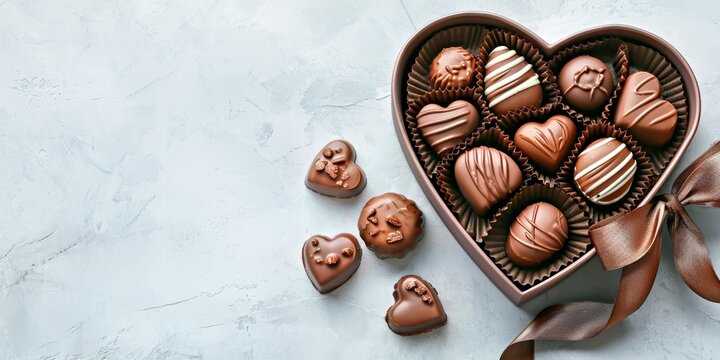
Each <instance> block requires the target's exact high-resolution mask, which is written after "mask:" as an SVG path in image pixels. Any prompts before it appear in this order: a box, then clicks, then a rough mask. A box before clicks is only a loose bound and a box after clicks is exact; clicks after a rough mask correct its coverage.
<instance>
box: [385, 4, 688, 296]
mask: <svg viewBox="0 0 720 360" xmlns="http://www.w3.org/2000/svg"><path fill="white" fill-rule="evenodd" d="M463 25H469V26H483V27H487V28H490V29H499V30H504V31H508V32H511V33H515V34H517V35H519V36H520V37H522V38H524V39H525V40H526V41H527V42H529V43H531V44H532V45H533V46H534V47H535V48H537V49H538V50H539V51H540V53H541V54H542V55H543V57H544V58H545V59H551V58H552V57H553V55H554V54H556V53H558V52H559V51H561V50H563V49H566V48H569V47H571V46H572V45H574V44H580V43H586V42H589V41H591V40H595V39H600V38H608V37H612V38H619V39H622V40H624V41H628V42H632V43H633V44H638V45H640V46H645V47H648V48H651V49H652V50H654V51H656V52H657V53H658V54H660V55H662V57H664V59H666V60H667V61H668V62H669V63H670V65H671V66H672V68H674V70H676V71H677V73H678V74H679V76H680V79H681V80H682V86H683V88H684V98H685V103H686V106H687V122H686V126H687V127H686V129H685V134H684V136H683V137H682V140H681V142H679V144H677V147H676V150H675V152H674V154H671V156H672V157H671V158H670V160H669V162H667V164H666V165H665V166H664V167H663V169H662V172H661V173H660V174H656V175H655V176H654V178H653V182H652V184H653V186H652V187H651V188H650V189H648V190H647V191H646V192H645V193H644V197H642V199H641V201H640V203H639V204H636V206H640V205H643V204H645V203H647V202H648V201H649V200H650V199H651V198H652V197H653V196H654V195H655V194H656V193H657V192H658V190H659V189H660V187H661V186H662V185H663V184H664V183H665V181H666V180H667V178H668V176H669V175H670V173H671V172H672V170H673V169H674V168H675V166H676V165H677V163H678V162H679V160H680V157H681V156H682V154H683V153H684V152H685V150H686V149H687V146H688V144H689V143H690V141H691V140H692V138H693V136H694V134H695V132H696V130H697V126H698V122H699V117H700V93H699V88H698V85H697V80H696V79H695V76H694V74H693V72H692V70H691V69H690V66H689V65H688V64H687V62H686V61H685V59H684V58H683V57H682V56H681V55H680V53H678V51H677V50H675V49H674V48H673V47H672V46H671V45H670V44H668V43H667V42H665V41H664V40H663V39H661V38H659V37H657V36H655V35H653V34H651V33H648V32H647V31H644V30H640V29H637V28H633V27H629V26H619V25H610V26H601V27H596V28H592V29H588V30H584V31H581V32H579V33H576V34H574V35H571V36H569V37H567V38H565V39H564V40H561V41H559V42H557V43H555V44H552V45H549V44H547V43H546V42H545V41H544V40H542V39H541V38H540V37H539V36H537V35H536V34H534V33H532V32H531V31H530V30H528V29H527V28H525V27H523V26H521V25H519V24H517V23H515V22H513V21H512V20H509V19H507V18H504V17H502V16H498V15H494V14H489V13H481V12H475V13H459V14H454V15H450V16H447V17H444V18H441V19H438V20H436V21H434V22H432V23H430V24H429V25H427V26H425V27H424V28H422V29H420V30H418V32H417V33H416V34H415V35H414V36H413V37H412V38H410V40H408V42H407V43H406V44H405V45H404V46H403V48H402V50H401V51H400V54H399V55H398V58H397V60H396V62H395V67H394V70H393V77H392V112H393V119H394V124H395V130H396V133H397V137H398V140H399V142H400V147H401V148H402V150H403V153H404V154H405V157H406V159H407V161H408V163H409V165H410V169H411V170H412V172H413V174H414V175H415V178H416V179H417V180H418V183H419V184H420V187H421V188H422V189H423V192H424V193H425V195H426V196H427V197H428V200H429V201H430V203H431V204H432V205H433V207H434V208H435V210H436V211H437V213H438V214H439V215H440V218H441V219H442V220H443V222H444V223H445V225H446V226H447V227H448V229H449V230H450V232H451V233H452V234H453V236H454V237H455V239H456V240H457V241H458V243H459V244H460V245H461V246H462V247H463V249H465V251H466V252H467V253H468V255H470V258H472V260H473V261H474V262H475V263H476V264H477V265H478V267H480V269H481V270H482V271H483V272H485V274H486V275H487V276H488V278H490V280H491V281H492V282H493V283H494V284H495V285H496V286H497V287H498V288H499V289H500V290H501V291H502V292H503V293H504V294H505V295H506V296H507V297H508V298H509V299H510V300H511V301H512V302H514V303H515V304H520V303H523V302H525V301H527V300H529V299H531V298H533V297H535V296H537V295H539V294H542V293H543V292H545V291H547V290H549V289H550V288H552V287H553V286H555V285H556V284H558V283H559V282H560V281H562V280H563V279H565V278H566V277H567V276H569V275H570V274H572V273H573V272H574V271H576V270H577V269H578V268H579V267H580V266H582V265H583V264H585V263H586V262H587V261H588V260H590V258H592V257H593V256H594V255H595V249H594V248H592V247H590V248H589V249H588V250H587V251H586V252H585V253H584V254H582V256H580V257H579V258H577V259H575V260H574V261H572V262H571V263H569V264H568V265H567V266H564V267H563V268H561V269H560V270H559V271H558V272H556V273H554V274H552V276H550V277H548V278H546V279H543V280H542V281H541V282H539V283H535V284H533V285H532V286H529V287H528V286H525V287H523V286H519V285H518V284H517V283H516V282H514V281H513V280H512V279H511V277H509V276H508V274H507V273H505V272H504V271H503V269H502V268H501V267H500V266H499V265H498V264H496V263H495V262H494V261H493V259H491V258H490V256H488V254H487V253H486V252H484V251H483V250H482V249H481V247H480V246H479V244H478V242H476V239H474V238H473V237H472V236H471V235H470V234H469V233H468V232H467V231H466V229H465V228H464V227H463V226H462V225H461V224H460V222H459V221H458V219H457V218H456V216H455V215H454V214H453V212H452V210H451V209H450V208H449V207H448V205H447V204H446V203H445V202H444V201H443V197H442V196H441V194H440V193H439V192H438V188H437V187H436V186H437V185H436V184H434V182H433V179H432V178H431V177H430V176H429V175H428V170H427V167H424V166H423V165H424V164H423V159H421V156H420V155H419V154H418V152H417V150H416V147H415V146H414V143H413V136H412V135H411V133H410V130H409V129H408V127H407V125H406V121H405V115H406V111H407V110H408V108H409V106H410V103H409V102H408V80H409V74H410V72H411V71H412V66H413V64H414V63H415V60H416V58H417V57H418V54H419V52H420V50H421V48H422V47H423V45H424V44H426V43H427V42H428V40H429V39H431V38H432V37H433V36H434V35H435V34H437V33H439V32H441V31H443V30H446V29H449V28H452V27H457V26H463ZM555 75H557V74H555ZM465 97H468V95H467V94H466V95H465ZM460 98H462V96H461V97H460ZM484 115H486V113H485V114H483V113H481V117H482V116H484ZM483 121H485V119H482V118H481V122H483ZM425 165H427V163H425Z"/></svg>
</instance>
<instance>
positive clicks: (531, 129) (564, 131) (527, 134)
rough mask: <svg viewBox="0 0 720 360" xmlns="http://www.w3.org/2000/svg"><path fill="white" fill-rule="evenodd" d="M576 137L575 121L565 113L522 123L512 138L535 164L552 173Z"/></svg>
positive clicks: (567, 152)
mask: <svg viewBox="0 0 720 360" xmlns="http://www.w3.org/2000/svg"><path fill="white" fill-rule="evenodd" d="M576 138H577V126H575V122H574V121H573V120H572V119H570V118H569V117H567V116H565V115H554V116H552V117H550V118H549V119H547V120H545V122H544V123H537V122H528V123H525V124H523V125H522V126H520V128H519V129H518V130H517V132H516V133H515V137H514V138H513V140H514V141H515V145H516V146H517V147H518V148H519V149H520V151H522V152H523V153H524V154H525V156H527V157H528V158H529V159H530V161H532V163H533V164H535V166H537V167H538V168H539V169H540V170H542V171H544V172H546V173H551V174H552V173H554V172H555V171H557V169H558V168H559V167H560V164H562V162H563V161H564V160H565V159H566V158H567V156H568V154H569V153H570V148H571V147H572V145H573V144H574V143H575V139H576Z"/></svg>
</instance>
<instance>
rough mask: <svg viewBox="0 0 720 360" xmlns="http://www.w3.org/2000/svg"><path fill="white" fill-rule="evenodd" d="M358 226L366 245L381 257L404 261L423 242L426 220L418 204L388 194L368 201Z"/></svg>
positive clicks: (396, 195)
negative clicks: (403, 258)
mask: <svg viewBox="0 0 720 360" xmlns="http://www.w3.org/2000/svg"><path fill="white" fill-rule="evenodd" d="M357 226H358V231H359V232H360V237H361V238H362V239H363V241H365V245H366V246H367V247H368V249H370V250H372V251H374V252H375V255H376V256H377V257H379V258H381V259H386V258H401V257H403V256H405V255H406V254H407V253H408V252H410V250H412V249H414V248H415V247H416V246H417V244H418V242H420V239H421V238H422V235H423V216H422V211H420V209H418V207H417V205H415V202H414V201H412V200H410V199H408V198H406V197H405V196H402V195H400V194H396V193H386V194H383V195H380V196H376V197H374V198H372V199H370V200H368V202H367V203H366V204H365V206H364V207H363V209H362V211H360V218H358V222H357Z"/></svg>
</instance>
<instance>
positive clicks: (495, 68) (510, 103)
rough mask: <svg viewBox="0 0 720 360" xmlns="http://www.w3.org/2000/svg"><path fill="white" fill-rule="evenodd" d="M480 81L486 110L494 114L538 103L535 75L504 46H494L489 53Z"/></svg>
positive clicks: (515, 53) (518, 57)
mask: <svg viewBox="0 0 720 360" xmlns="http://www.w3.org/2000/svg"><path fill="white" fill-rule="evenodd" d="M484 80H485V96H486V97H487V102H488V107H489V108H490V109H492V110H493V111H494V112H495V113H496V114H505V113H507V112H508V111H510V110H514V109H518V108H522V107H531V106H539V105H540V104H541V103H542V99H543V91H542V87H541V86H540V79H539V77H538V74H536V73H535V71H534V70H533V68H532V65H530V64H528V63H527V61H525V58H524V57H523V56H522V55H519V54H518V53H517V52H516V51H515V50H510V49H508V48H507V47H506V46H498V47H496V48H495V49H493V51H492V52H491V53H490V57H488V59H487V63H485V78H484Z"/></svg>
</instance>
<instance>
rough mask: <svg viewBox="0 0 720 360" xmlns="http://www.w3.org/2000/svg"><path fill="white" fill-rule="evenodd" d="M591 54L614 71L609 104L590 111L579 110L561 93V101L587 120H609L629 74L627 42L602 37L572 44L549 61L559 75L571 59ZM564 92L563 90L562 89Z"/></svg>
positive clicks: (553, 70)
mask: <svg viewBox="0 0 720 360" xmlns="http://www.w3.org/2000/svg"><path fill="white" fill-rule="evenodd" d="M581 55H590V56H593V57H596V58H598V59H600V60H602V61H603V62H605V63H606V64H611V65H612V66H610V69H611V70H612V71H613V83H614V84H615V89H614V90H613V93H612V95H611V96H610V99H609V100H608V102H607V104H605V106H603V107H602V111H601V112H600V111H598V112H596V113H588V112H582V111H577V110H576V109H574V108H573V107H572V106H570V105H569V104H568V103H567V102H566V101H565V97H564V96H562V93H561V99H562V100H561V101H562V102H563V104H566V105H568V107H569V108H570V109H572V110H573V111H577V112H578V113H579V115H580V117H582V118H586V120H583V121H585V122H598V121H601V120H607V119H608V118H609V112H610V109H611V108H612V107H613V105H614V104H615V103H617V97H618V94H620V90H621V89H622V85H623V83H624V82H625V79H626V78H627V75H628V57H627V44H626V43H625V42H623V41H622V40H620V39H618V38H601V39H598V40H593V41H589V42H585V43H581V44H577V45H572V46H570V47H567V48H565V49H562V50H560V51H559V52H558V53H557V54H556V55H555V56H553V58H552V60H550V62H548V67H549V68H550V70H551V71H552V72H553V73H554V74H555V75H556V76H559V74H560V70H561V69H562V67H563V66H564V65H565V64H566V63H567V62H568V61H570V60H572V59H574V58H576V57H578V56H581ZM560 91H561V92H562V90H560Z"/></svg>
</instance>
